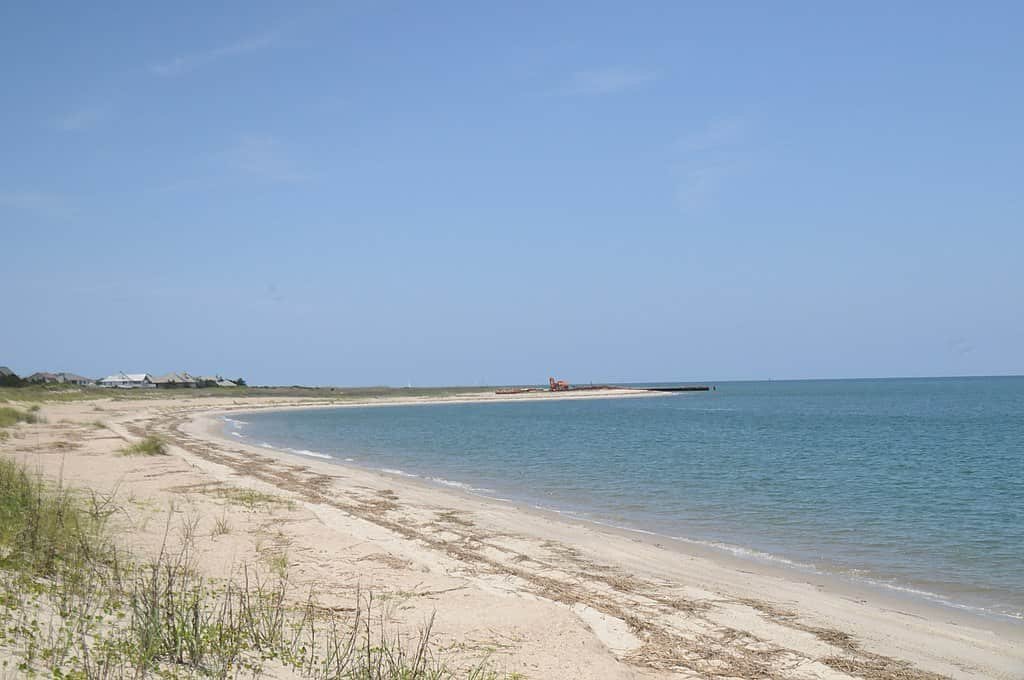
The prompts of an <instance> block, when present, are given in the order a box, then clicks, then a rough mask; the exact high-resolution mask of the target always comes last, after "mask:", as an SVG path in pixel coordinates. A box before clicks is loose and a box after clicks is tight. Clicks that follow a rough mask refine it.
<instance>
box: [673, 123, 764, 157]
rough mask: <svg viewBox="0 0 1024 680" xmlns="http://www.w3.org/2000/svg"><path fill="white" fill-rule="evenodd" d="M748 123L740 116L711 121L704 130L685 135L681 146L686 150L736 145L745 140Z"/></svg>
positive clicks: (708, 149)
mask: <svg viewBox="0 0 1024 680" xmlns="http://www.w3.org/2000/svg"><path fill="white" fill-rule="evenodd" d="M746 131H747V124H746V121H745V120H744V119H743V118H740V117H738V116H724V117H721V118H715V119H714V120H712V121H710V122H709V123H708V124H707V125H706V126H705V127H704V129H703V130H700V131H699V132H696V133H694V134H691V135H688V136H686V137H683V138H682V139H681V140H680V141H679V148H680V150H681V151H684V152H697V151H714V150H718V149H723V148H726V147H734V146H736V145H738V144H740V143H742V142H743V139H744V137H745V136H746Z"/></svg>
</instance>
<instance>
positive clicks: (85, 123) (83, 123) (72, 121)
mask: <svg viewBox="0 0 1024 680" xmlns="http://www.w3.org/2000/svg"><path fill="white" fill-rule="evenodd" d="M108 115H109V111H108V109H107V108H106V107H102V106H89V107H85V108H82V109H78V110H77V111H72V112H71V113H68V114H66V115H63V116H59V117H58V118H56V119H55V120H54V121H53V126H54V127H55V128H57V129H58V130H60V131H62V132H77V131H78V130H84V129H86V128H90V127H92V126H94V125H96V124H97V123H100V122H102V121H103V120H104V119H105V118H107V116H108Z"/></svg>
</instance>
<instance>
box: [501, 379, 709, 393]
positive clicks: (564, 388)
mask: <svg viewBox="0 0 1024 680" xmlns="http://www.w3.org/2000/svg"><path fill="white" fill-rule="evenodd" d="M714 389H715V388H714V387H713V386H710V385H645V386H637V385H570V384H569V383H568V382H566V381H565V380H556V379H555V378H548V387H547V388H546V389H545V388H543V387H501V388H498V389H497V390H495V392H494V393H495V394H529V393H531V392H596V391H601V390H632V391H634V392H670V393H671V392H710V391H712V390H714Z"/></svg>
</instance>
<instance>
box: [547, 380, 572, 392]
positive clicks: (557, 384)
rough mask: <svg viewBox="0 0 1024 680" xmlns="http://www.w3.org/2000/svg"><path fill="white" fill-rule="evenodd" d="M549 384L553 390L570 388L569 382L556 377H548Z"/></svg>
mask: <svg viewBox="0 0 1024 680" xmlns="http://www.w3.org/2000/svg"><path fill="white" fill-rule="evenodd" d="M548 385H550V386H551V391H552V392H564V391H566V390H567V389H569V383H567V382H566V381H564V380H555V379H554V378H548Z"/></svg>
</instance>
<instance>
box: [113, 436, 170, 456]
mask: <svg viewBox="0 0 1024 680" xmlns="http://www.w3.org/2000/svg"><path fill="white" fill-rule="evenodd" d="M121 455H124V456H164V455H167V443H166V442H165V441H164V440H163V438H161V437H158V436H156V435H149V436H148V437H145V438H144V439H142V440H140V441H137V442H135V443H134V444H131V445H129V446H126V447H125V448H123V449H121Z"/></svg>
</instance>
